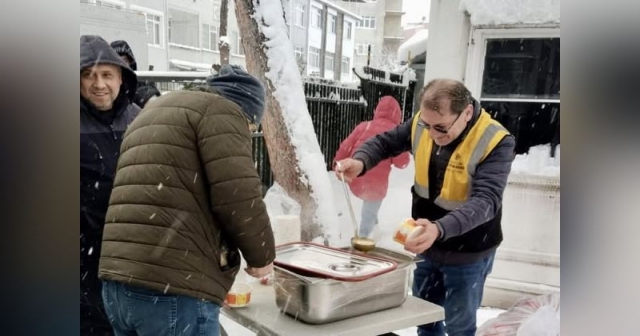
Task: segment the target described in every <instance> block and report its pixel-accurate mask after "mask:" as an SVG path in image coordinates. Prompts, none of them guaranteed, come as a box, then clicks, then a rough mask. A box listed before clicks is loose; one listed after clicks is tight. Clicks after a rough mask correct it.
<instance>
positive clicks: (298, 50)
mask: <svg viewBox="0 0 640 336" xmlns="http://www.w3.org/2000/svg"><path fill="white" fill-rule="evenodd" d="M293 52H294V54H295V56H296V59H297V60H301V59H302V55H303V54H304V49H303V48H302V47H296V46H294V47H293Z"/></svg>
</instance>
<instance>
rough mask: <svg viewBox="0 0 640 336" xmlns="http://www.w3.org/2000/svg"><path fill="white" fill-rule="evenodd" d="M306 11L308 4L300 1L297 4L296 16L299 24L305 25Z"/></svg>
mask: <svg viewBox="0 0 640 336" xmlns="http://www.w3.org/2000/svg"><path fill="white" fill-rule="evenodd" d="M305 11H306V6H305V5H303V4H300V3H297V4H296V17H295V20H296V21H295V23H296V25H297V26H300V27H304V13H305Z"/></svg>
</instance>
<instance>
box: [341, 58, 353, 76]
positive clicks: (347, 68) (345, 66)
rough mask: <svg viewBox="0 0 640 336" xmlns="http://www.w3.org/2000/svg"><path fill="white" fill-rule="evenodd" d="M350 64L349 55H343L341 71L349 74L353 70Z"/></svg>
mask: <svg viewBox="0 0 640 336" xmlns="http://www.w3.org/2000/svg"><path fill="white" fill-rule="evenodd" d="M350 65H351V64H350V62H349V57H346V56H342V64H341V65H340V71H341V72H342V74H343V75H348V74H349V72H350V71H351V69H350Z"/></svg>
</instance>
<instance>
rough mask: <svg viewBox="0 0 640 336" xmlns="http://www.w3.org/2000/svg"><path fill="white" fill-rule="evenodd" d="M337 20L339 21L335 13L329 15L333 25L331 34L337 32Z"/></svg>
mask: <svg viewBox="0 0 640 336" xmlns="http://www.w3.org/2000/svg"><path fill="white" fill-rule="evenodd" d="M336 21H337V18H336V16H335V15H329V26H330V27H331V30H330V31H331V34H334V35H335V33H336Z"/></svg>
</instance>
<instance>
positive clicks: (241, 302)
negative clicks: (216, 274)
mask: <svg viewBox="0 0 640 336" xmlns="http://www.w3.org/2000/svg"><path fill="white" fill-rule="evenodd" d="M225 302H226V304H227V305H228V306H229V307H231V308H241V307H246V306H248V305H249V303H250V302H251V286H250V285H249V284H248V283H244V282H238V283H234V284H233V286H231V289H230V290H229V293H227V299H226V300H225Z"/></svg>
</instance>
